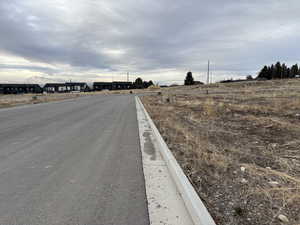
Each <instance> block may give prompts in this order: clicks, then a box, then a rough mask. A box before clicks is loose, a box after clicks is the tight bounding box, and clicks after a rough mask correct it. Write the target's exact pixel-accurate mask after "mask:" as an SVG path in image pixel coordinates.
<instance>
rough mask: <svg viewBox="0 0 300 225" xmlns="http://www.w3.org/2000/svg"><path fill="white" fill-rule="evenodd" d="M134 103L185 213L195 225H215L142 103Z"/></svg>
mask: <svg viewBox="0 0 300 225" xmlns="http://www.w3.org/2000/svg"><path fill="white" fill-rule="evenodd" d="M136 101H137V102H138V104H139V105H140V107H141V109H142V111H143V112H144V114H145V117H146V118H147V120H148V123H149V125H150V127H151V129H152V132H153V135H154V137H155V139H156V141H157V146H158V148H159V150H160V153H161V155H162V156H163V159H164V161H165V162H166V165H167V167H168V170H169V172H170V174H171V176H172V178H173V180H174V182H175V184H176V186H177V189H178V191H179V192H180V194H181V196H182V199H183V201H184V204H185V207H186V208H187V211H188V213H189V214H190V216H191V219H192V221H193V223H194V224H195V225H216V224H215V222H214V220H213V219H212V217H211V215H210V214H209V212H208V210H207V209H206V207H205V205H204V204H203V203H202V201H201V199H200V198H199V196H198V194H197V193H196V191H195V189H194V188H193V186H192V185H191V183H190V181H189V180H188V178H187V177H186V176H185V174H184V172H183V171H182V169H181V167H180V166H179V164H178V163H177V161H176V159H175V157H174V156H173V154H172V153H171V151H170V149H169V148H168V146H167V144H166V143H165V141H164V140H163V138H162V136H161V135H160V133H159V131H158V129H157V128H156V126H155V124H154V123H153V121H152V119H151V118H150V116H149V114H148V112H147V111H146V109H145V107H144V106H143V103H142V102H141V100H140V99H139V98H138V97H136Z"/></svg>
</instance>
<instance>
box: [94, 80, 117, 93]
mask: <svg viewBox="0 0 300 225" xmlns="http://www.w3.org/2000/svg"><path fill="white" fill-rule="evenodd" d="M112 87H113V85H112V82H94V83H93V89H94V91H102V90H112Z"/></svg>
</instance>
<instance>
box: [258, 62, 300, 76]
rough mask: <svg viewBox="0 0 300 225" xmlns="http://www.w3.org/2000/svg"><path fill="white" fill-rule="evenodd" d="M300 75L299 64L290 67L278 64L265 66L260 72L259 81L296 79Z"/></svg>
mask: <svg viewBox="0 0 300 225" xmlns="http://www.w3.org/2000/svg"><path fill="white" fill-rule="evenodd" d="M299 74H300V70H299V67H298V65H297V64H295V65H293V66H291V67H288V66H286V64H285V63H283V64H281V63H280V62H277V63H276V64H275V65H274V64H272V65H271V66H264V67H263V69H262V70H261V71H260V72H259V74H258V76H257V79H267V80H271V79H285V78H295V77H296V75H299Z"/></svg>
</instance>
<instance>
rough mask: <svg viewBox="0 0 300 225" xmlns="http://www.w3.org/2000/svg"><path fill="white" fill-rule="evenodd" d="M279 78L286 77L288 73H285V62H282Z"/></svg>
mask: <svg viewBox="0 0 300 225" xmlns="http://www.w3.org/2000/svg"><path fill="white" fill-rule="evenodd" d="M281 78H288V75H287V66H286V65H285V63H283V64H282V68H281Z"/></svg>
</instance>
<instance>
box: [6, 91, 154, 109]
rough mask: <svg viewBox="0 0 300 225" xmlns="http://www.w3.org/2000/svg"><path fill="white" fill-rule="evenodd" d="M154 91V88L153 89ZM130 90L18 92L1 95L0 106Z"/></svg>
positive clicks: (127, 92)
mask: <svg viewBox="0 0 300 225" xmlns="http://www.w3.org/2000/svg"><path fill="white" fill-rule="evenodd" d="M131 91H132V92H133V94H135V93H144V92H151V91H153V90H150V89H149V90H131ZM154 91H155V90H154ZM129 93H130V90H120V91H99V92H81V93H53V94H18V95H1V94H0V108H7V107H13V106H18V105H26V104H38V103H46V102H52V101H61V100H65V99H71V98H78V97H84V96H91V95H110V94H129Z"/></svg>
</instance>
